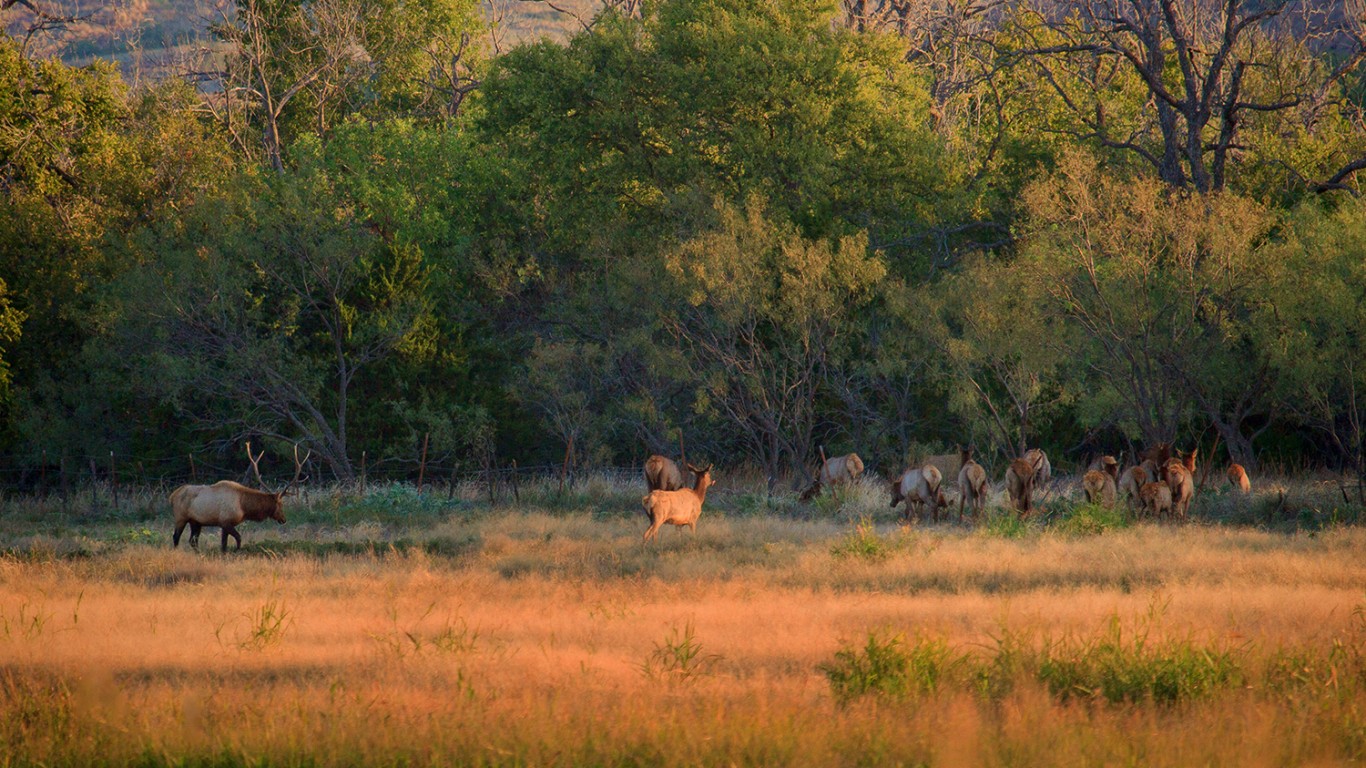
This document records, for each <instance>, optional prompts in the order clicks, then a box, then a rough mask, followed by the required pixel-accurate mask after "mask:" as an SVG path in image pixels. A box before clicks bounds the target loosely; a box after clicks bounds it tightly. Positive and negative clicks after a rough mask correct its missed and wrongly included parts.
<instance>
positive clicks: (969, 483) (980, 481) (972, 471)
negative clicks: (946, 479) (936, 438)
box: [958, 448, 987, 523]
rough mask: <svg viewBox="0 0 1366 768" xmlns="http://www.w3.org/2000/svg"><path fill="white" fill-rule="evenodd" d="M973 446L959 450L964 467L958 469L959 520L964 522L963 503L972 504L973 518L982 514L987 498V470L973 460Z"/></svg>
mask: <svg viewBox="0 0 1366 768" xmlns="http://www.w3.org/2000/svg"><path fill="white" fill-rule="evenodd" d="M973 450H974V449H972V448H964V449H962V450H960V451H959V460H960V461H961V463H962V469H959V470H958V522H960V523H961V522H963V504H964V503H965V502H966V503H968V504H971V505H972V519H973V520H976V519H977V518H978V517H980V516H981V514H982V505H983V504H985V503H986V500H987V471H986V470H985V469H983V468H982V465H981V464H978V463H977V462H976V461H973V458H972V452H973Z"/></svg>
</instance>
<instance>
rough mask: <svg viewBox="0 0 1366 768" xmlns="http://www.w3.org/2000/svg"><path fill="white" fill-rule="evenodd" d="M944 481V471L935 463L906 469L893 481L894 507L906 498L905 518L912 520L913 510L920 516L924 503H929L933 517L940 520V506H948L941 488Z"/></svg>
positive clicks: (935, 520)
mask: <svg viewBox="0 0 1366 768" xmlns="http://www.w3.org/2000/svg"><path fill="white" fill-rule="evenodd" d="M943 482H944V475H943V473H941V472H940V471H939V469H938V468H937V467H935V466H934V465H933V464H926V465H925V466H923V467H914V468H911V469H908V470H906V471H905V472H903V473H901V477H898V478H897V479H895V480H893V481H892V508H893V509H895V508H896V505H897V504H899V503H901V500H902V499H905V500H906V508H905V518H906V519H907V520H910V519H911V514H912V512H914V514H915V516H916V517H917V518H918V517H920V512H921V509H922V508H923V505H926V504H928V505H929V507H930V516H931V518H932V519H933V520H934V522H936V523H937V522H939V507H941V506H947V504H946V503H945V499H944V493H943V490H942V488H941V486H942V485H943Z"/></svg>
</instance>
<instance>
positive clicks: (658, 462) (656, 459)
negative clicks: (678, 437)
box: [645, 453, 683, 491]
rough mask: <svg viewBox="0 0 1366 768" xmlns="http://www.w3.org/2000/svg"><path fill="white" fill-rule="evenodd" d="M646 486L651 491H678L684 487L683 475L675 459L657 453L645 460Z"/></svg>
mask: <svg viewBox="0 0 1366 768" xmlns="http://www.w3.org/2000/svg"><path fill="white" fill-rule="evenodd" d="M645 485H646V486H647V488H648V489H649V490H651V491H676V490H678V489H679V488H682V487H683V473H682V472H681V471H680V470H679V469H678V464H676V463H675V462H674V460H673V459H670V458H666V457H664V456H660V455H659V454H657V453H656V454H655V455H653V456H651V457H650V458H648V459H646V460H645Z"/></svg>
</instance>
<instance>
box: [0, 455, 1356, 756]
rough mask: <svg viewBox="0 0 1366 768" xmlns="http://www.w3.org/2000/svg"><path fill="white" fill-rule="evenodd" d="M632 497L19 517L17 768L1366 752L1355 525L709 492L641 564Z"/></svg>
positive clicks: (595, 490)
mask: <svg viewBox="0 0 1366 768" xmlns="http://www.w3.org/2000/svg"><path fill="white" fill-rule="evenodd" d="M637 483H638V481H635V480H634V479H632V478H628V477H620V476H604V477H602V478H599V479H598V480H595V481H593V482H592V483H591V484H590V483H589V482H586V481H585V482H580V483H576V489H575V490H574V491H573V492H572V494H571V491H570V489H568V488H567V489H566V491H565V493H564V494H563V495H560V494H559V490H558V484H557V483H555V482H553V481H550V482H544V483H541V484H539V485H536V484H527V485H526V486H523V487H521V488H520V489H519V492H520V494H521V496H522V501H521V504H517V503H516V502H514V501H513V500H512V499H511V498H510V494H508V493H506V492H503V493H500V499H499V502H498V504H497V505H494V506H490V505H489V504H488V502H487V499H486V489H483V488H480V487H478V486H477V485H472V486H470V487H462V488H456V489H452V490H451V492H449V494H448V492H447V490H446V489H444V488H441V489H432V490H428V491H427V492H425V493H424V494H421V495H419V494H417V493H416V491H415V490H414V489H411V488H407V487H401V486H392V487H391V486H384V487H379V488H374V489H372V490H371V491H370V492H369V493H367V494H364V495H362V494H359V493H358V492H357V491H356V490H355V489H337V490H326V491H318V490H315V491H314V492H313V493H311V494H310V498H309V500H308V503H307V504H304V503H303V500H302V499H299V500H297V503H296V504H295V506H294V507H293V508H291V510H290V511H289V516H290V522H289V524H288V525H286V526H284V527H277V526H275V525H274V524H269V525H267V524H249V525H248V526H244V527H243V533H244V539H245V543H244V547H243V550H242V551H241V552H240V553H232V552H230V553H228V554H227V555H222V554H219V553H218V552H217V550H216V548H208V549H206V550H205V551H203V552H200V553H194V552H191V551H189V550H187V549H186V548H184V547H182V548H180V549H178V550H173V549H171V548H170V546H169V545H170V542H169V528H170V526H169V519H168V518H169V511H168V510H163V511H161V512H158V513H156V514H151V513H144V512H137V513H132V512H129V513H126V514H125V515H123V516H119V515H113V514H108V515H105V516H102V517H95V518H92V519H83V518H82V516H81V515H82V511H81V510H74V511H72V510H67V511H62V510H60V509H51V508H46V507H44V508H43V509H42V511H41V513H35V512H34V511H32V510H29V511H25V510H19V514H16V515H14V516H11V517H7V518H5V520H4V521H3V523H0V542H3V548H4V549H5V550H7V552H8V553H7V554H3V555H0V765H37V764H46V765H90V764H128V763H136V764H146V765H162V764H167V765H170V764H210V765H219V764H221V765H237V764H254V765H263V764H264V765H275V764H320V765H353V764H379V765H398V764H407V765H434V764H452V763H454V764H498V765H504V764H508V765H512V764H544V763H556V764H594V765H601V764H613V765H615V764H642V763H645V764H652V765H680V764H687V765H693V764H731V763H735V764H756V765H775V764H781V765H831V764H839V765H844V764H850V763H877V764H889V763H905V764H927V765H1002V764H1024V765H1052V764H1083V765H1094V764H1143V765H1190V764H1220V765H1286V764H1304V763H1315V764H1323V763H1329V764H1333V763H1350V762H1352V761H1360V760H1363V759H1366V715H1363V713H1366V651H1363V650H1362V649H1363V648H1366V618H1363V617H1366V608H1363V606H1364V605H1366V557H1363V554H1366V531H1363V530H1362V529H1360V528H1358V527H1356V526H1355V525H1352V524H1350V523H1344V522H1336V523H1333V522H1329V521H1325V522H1323V523H1322V524H1316V525H1314V526H1312V527H1302V526H1300V525H1298V524H1296V525H1294V526H1290V525H1288V524H1286V525H1278V526H1274V527H1268V526H1265V525H1250V524H1237V525H1230V524H1227V523H1223V522H1219V521H1218V520H1212V519H1210V518H1208V517H1206V518H1203V519H1199V522H1197V523H1194V524H1189V525H1184V526H1158V525H1153V524H1149V523H1138V524H1134V523H1132V521H1129V520H1127V519H1126V518H1125V517H1124V516H1123V515H1122V514H1119V513H1116V512H1112V511H1107V510H1103V509H1095V508H1091V507H1089V506H1088V505H1085V504H1082V503H1080V501H1079V497H1077V496H1076V495H1065V494H1061V493H1059V494H1055V495H1054V496H1052V497H1051V498H1050V501H1049V502H1048V507H1047V508H1046V509H1045V511H1044V512H1041V513H1040V514H1039V515H1037V516H1032V517H1030V518H1027V519H1026V520H1025V521H1023V522H1019V521H1018V519H1017V518H1014V522H1007V521H1009V520H1011V519H1012V518H1013V516H1012V515H1010V514H1009V513H1008V512H1006V511H1005V510H993V511H991V512H990V515H991V517H992V519H999V520H1000V521H1001V522H983V523H981V524H980V525H977V526H973V525H967V524H964V525H959V524H958V523H957V522H956V519H955V521H954V522H951V523H941V524H939V525H937V526H936V525H933V524H927V523H925V522H924V521H921V522H919V523H916V524H912V525H905V524H903V523H902V522H900V521H899V520H898V519H897V517H896V515H895V514H894V513H892V512H891V510H889V509H888V508H887V507H886V503H887V501H886V496H885V495H881V496H879V495H878V494H879V493H880V492H881V489H880V487H879V486H876V485H872V484H869V485H867V486H866V487H865V486H860V487H857V488H855V489H849V490H850V491H851V492H850V493H849V494H848V495H847V496H846V497H845V498H834V499H833V500H831V501H821V502H818V503H817V504H812V505H799V504H797V503H796V501H795V497H794V496H793V495H792V494H791V493H790V492H788V493H784V492H779V493H776V494H774V495H772V496H770V495H769V494H768V493H767V489H763V488H749V487H743V486H742V487H735V486H731V487H726V486H722V487H723V488H724V489H725V490H726V493H718V494H716V497H715V498H714V499H713V498H712V497H711V496H709V497H708V504H707V507H706V508H705V510H704V512H703V515H702V518H701V519H700V521H699V523H698V528H697V530H696V532H690V531H687V530H677V531H673V530H670V531H666V532H664V533H665V534H666V535H661V536H660V538H659V540H658V541H657V542H655V543H653V544H651V545H648V546H647V545H642V544H641V541H640V535H641V532H642V531H643V530H644V528H645V520H644V519H643V516H642V515H641V514H640V511H639V498H640V495H641V494H642V492H641V490H640V488H639V486H638V484H637ZM1295 493H1301V494H1303V496H1302V498H1311V494H1310V493H1309V492H1308V491H1305V490H1294V489H1293V488H1291V489H1290V490H1289V492H1288V493H1286V495H1287V496H1291V495H1293V494H1295ZM481 496H483V498H482V500H481ZM1261 498H1262V497H1260V496H1254V497H1253V498H1252V499H1250V500H1244V502H1245V503H1248V504H1251V505H1256V504H1258V503H1260V501H1259V499H1261ZM1271 498H1272V502H1269V503H1273V504H1276V505H1277V506H1280V505H1281V504H1282V501H1281V497H1280V496H1279V495H1277V496H1273V497H1271ZM1216 501H1217V503H1218V504H1221V505H1222V504H1228V505H1232V504H1234V502H1232V501H1226V500H1225V499H1224V497H1223V496H1220V495H1217V494H1211V497H1210V503H1211V504H1214V503H1215V502H1216ZM35 504H36V502H35ZM147 504H148V505H149V508H151V507H154V506H155V504H154V502H153V501H152V500H151V499H150V498H149V499H148V501H147ZM54 517H65V519H63V520H55V519H53V518H54ZM144 517H146V518H147V519H143V518H144ZM144 530H147V531H151V532H152V534H155V535H149V534H146V533H143V531H144Z"/></svg>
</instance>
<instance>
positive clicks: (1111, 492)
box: [1081, 456, 1119, 507]
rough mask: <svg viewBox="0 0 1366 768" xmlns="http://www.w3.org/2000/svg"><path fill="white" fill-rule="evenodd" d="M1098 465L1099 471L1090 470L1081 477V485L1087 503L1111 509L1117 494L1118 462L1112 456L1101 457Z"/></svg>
mask: <svg viewBox="0 0 1366 768" xmlns="http://www.w3.org/2000/svg"><path fill="white" fill-rule="evenodd" d="M1099 463H1100V466H1101V468H1100V469H1093V470H1090V471H1089V472H1087V473H1086V474H1085V475H1083V476H1082V479H1081V485H1082V488H1083V489H1084V490H1085V491H1086V500H1087V501H1089V502H1090V503H1092V504H1103V505H1105V506H1107V507H1113V506H1114V505H1115V496H1116V495H1117V492H1118V490H1117V488H1118V483H1117V481H1118V478H1119V462H1118V461H1116V460H1115V457H1114V456H1103V457H1101V459H1100V462H1099Z"/></svg>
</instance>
